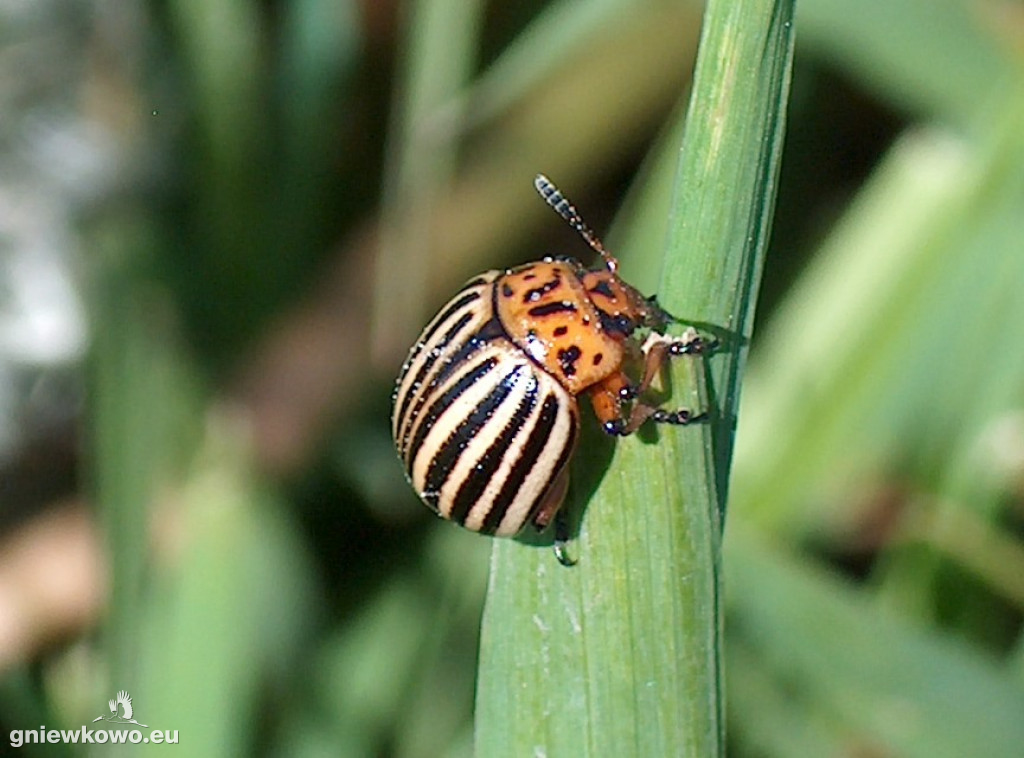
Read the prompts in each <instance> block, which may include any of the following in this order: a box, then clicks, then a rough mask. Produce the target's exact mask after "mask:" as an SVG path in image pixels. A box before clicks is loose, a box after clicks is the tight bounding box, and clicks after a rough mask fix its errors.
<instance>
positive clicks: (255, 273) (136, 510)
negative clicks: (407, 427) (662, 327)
mask: <svg viewBox="0 0 1024 758" xmlns="http://www.w3.org/2000/svg"><path fill="white" fill-rule="evenodd" d="M13 7H14V4H12V5H11V8H13ZM11 8H7V9H4V8H0V13H2V14H7V17H5V16H0V40H2V42H3V45H4V48H5V52H4V55H5V56H7V57H6V58H5V59H4V60H5V61H6V62H7V63H8V65H10V62H11V61H17V60H19V58H17V57H16V56H15V55H14V53H11V54H10V55H8V52H10V51H14V52H15V53H18V54H19V55H22V54H23V47H20V46H19V45H21V43H22V40H21V39H19V38H18V37H17V36H16V33H19V32H23V31H25V30H28V31H29V32H31V30H32V29H39V28H42V25H45V28H47V29H54V30H59V35H63V36H61V37H60V38H59V39H60V40H75V41H76V42H75V44H67V45H66V46H65V48H66V50H67V51H68V52H67V60H66V61H60V60H59V56H56V57H55V56H53V55H50V52H52V50H53V38H51V37H49V36H47V35H42V34H36V35H35V36H31V38H30V39H31V41H34V42H39V41H40V40H44V41H47V42H48V43H49V46H48V47H46V50H47V51H49V52H48V53H47V60H48V61H52V63H51V64H49V65H54V66H58V65H60V64H61V63H65V64H67V65H69V66H74V67H75V70H76V72H77V73H76V76H75V77H74V78H73V79H72V80H70V81H71V83H70V84H69V85H67V86H69V87H70V88H71V89H70V91H65V92H64V93H63V94H62V95H61V97H62V98H63V100H61V105H62V108H64V109H70V110H73V111H75V112H76V113H78V114H80V117H81V118H83V119H84V120H86V121H87V122H88V123H90V124H92V125H93V128H95V129H97V130H99V132H100V133H102V134H103V135H104V139H105V140H106V142H107V143H109V144H112V145H115V146H116V151H115V152H116V155H117V156H118V158H117V161H116V165H115V166H114V168H113V169H111V174H112V177H113V178H112V179H110V180H109V181H108V182H107V184H105V185H104V187H103V188H102V192H96V193H94V195H91V196H90V200H89V202H88V203H82V204H81V205H80V206H79V207H78V208H77V213H76V222H77V226H76V229H77V230H78V240H79V243H80V248H81V256H80V261H79V262H78V265H79V268H80V270H81V272H82V282H83V291H84V292H85V293H86V300H87V303H88V306H89V307H88V312H89V322H90V329H91V333H92V342H91V348H90V354H89V357H88V360H87V363H86V365H85V366H84V367H83V369H82V376H83V382H84V384H85V385H86V387H87V389H88V403H87V408H86V411H85V413H84V415H83V417H82V419H81V423H80V426H79V430H78V437H79V439H80V440H81V442H82V444H81V449H82V459H81V464H80V466H81V471H82V472H83V473H82V481H83V491H84V493H85V494H87V495H88V496H89V497H90V499H91V501H92V504H93V505H92V507H93V511H94V512H95V514H96V518H97V521H98V523H99V524H100V525H101V527H102V532H103V535H104V540H105V543H104V544H105V547H106V553H107V556H108V558H109V585H110V586H109V597H108V601H107V604H106V606H105V608H104V610H103V612H102V617H101V620H100V622H99V624H98V627H97V628H95V629H91V628H90V629H80V630H78V632H77V634H75V635H74V638H73V639H72V640H68V641H65V642H64V643H63V644H61V645H59V646H54V645H52V644H50V645H46V646H41V647H40V648H39V651H38V653H37V654H36V656H35V657H34V658H33V660H30V661H25V662H23V663H21V664H18V665H13V666H11V667H10V668H8V669H7V670H6V671H4V672H2V673H0V725H2V726H3V728H4V730H5V732H6V731H9V730H11V729H20V728H26V729H27V728H30V727H35V726H37V725H39V724H43V723H45V724H47V725H48V726H55V727H57V728H61V727H63V728H75V727H78V726H80V725H81V724H84V723H88V722H90V721H91V720H92V719H93V718H94V717H95V716H96V714H97V713H101V712H103V711H104V710H105V708H104V704H105V702H106V700H107V699H108V698H109V697H110V696H111V694H112V693H113V692H116V691H117V690H119V689H126V690H128V691H130V692H131V693H132V695H133V697H134V698H135V701H136V709H137V712H138V715H139V718H140V720H142V721H144V722H145V723H147V724H149V725H150V726H152V727H156V728H170V729H178V730H179V732H180V734H181V743H182V744H181V746H180V747H178V748H177V749H179V750H187V751H188V752H189V754H194V755H204V756H218V755H240V754H253V755H287V756H314V755H331V756H337V755H352V756H367V755H387V756H400V757H410V758H412V757H415V756H425V757H426V756H429V757H431V758H434V757H436V756H439V755H451V756H464V755H469V754H470V753H471V752H472V751H473V742H474V740H473V722H472V709H473V703H474V688H475V678H476V670H477V650H478V645H479V633H480V631H479V630H480V614H481V608H482V604H483V599H484V595H485V585H486V578H487V571H488V568H487V555H488V553H489V551H490V547H491V546H490V544H489V543H488V541H487V540H485V539H481V538H479V537H476V536H475V535H471V534H465V533H462V532H461V530H458V529H456V528H454V527H452V526H450V525H448V524H441V523H435V521H434V520H433V519H432V517H430V515H429V513H428V512H427V511H426V509H424V508H422V507H421V506H419V505H418V504H417V503H416V502H415V498H414V496H413V494H412V492H411V491H409V490H408V488H407V487H406V485H405V483H404V482H403V481H402V477H401V472H400V468H399V465H398V463H397V461H395V460H394V457H393V453H392V451H391V447H390V441H389V435H388V428H387V427H388V425H387V420H386V419H387V414H388V395H389V392H390V387H391V382H392V380H393V377H394V375H395V374H396V372H397V367H398V365H399V364H400V362H401V360H402V358H403V357H404V350H405V349H406V347H407V346H408V345H409V344H410V343H411V341H412V339H413V338H414V337H415V335H416V333H417V332H418V330H419V328H420V327H421V326H422V324H423V323H424V322H425V320H426V318H427V317H429V315H430V313H431V312H432V311H433V309H434V308H435V307H436V306H437V305H439V304H440V303H441V302H443V301H444V300H445V299H446V297H447V296H448V295H449V294H450V293H451V291H452V290H453V288H454V287H456V286H458V284H459V283H460V282H461V281H464V280H465V279H467V278H468V277H470V276H471V275H473V274H475V273H477V272H478V271H480V270H482V269H484V268H486V267H489V266H499V265H509V264H513V263H517V262H522V261H525V260H529V259H533V258H536V257H539V255H540V254H547V253H550V252H554V251H563V250H566V249H570V250H574V251H575V252H576V253H577V254H580V255H582V254H583V252H584V250H583V249H582V248H581V247H573V246H575V245H578V244H579V243H578V241H577V240H575V239H574V238H573V237H572V235H571V233H570V232H568V231H567V230H565V229H563V228H562V227H561V226H560V225H559V224H558V223H557V222H556V220H555V219H554V217H553V216H551V214H550V211H549V210H548V209H546V208H545V207H544V205H543V203H541V202H539V201H538V200H537V199H536V197H535V196H534V194H533V190H532V187H531V184H530V182H531V179H532V177H533V175H534V174H535V173H536V172H537V171H544V172H545V173H546V174H548V175H549V176H551V177H552V178H553V179H554V180H555V181H556V182H557V183H558V184H559V186H560V187H561V188H562V189H563V190H565V191H566V193H567V194H569V195H570V196H571V197H572V198H573V199H574V201H575V202H576V203H577V204H578V205H579V206H580V207H581V209H582V210H583V211H584V213H585V215H586V216H587V218H588V220H589V221H590V223H591V225H592V226H594V227H595V228H596V229H598V230H599V231H603V230H604V229H606V228H607V227H608V225H609V222H610V218H611V216H612V214H613V213H614V212H615V209H616V208H618V207H619V206H620V205H623V206H624V208H625V210H624V211H623V214H622V216H621V222H622V226H621V227H619V229H620V232H619V234H620V235H621V237H620V238H621V239H628V240H630V243H629V245H630V249H631V250H636V246H637V245H639V244H641V243H640V242H638V241H643V240H645V241H646V243H644V246H645V247H648V248H649V247H651V246H657V247H658V248H659V251H658V252H657V253H655V255H660V248H661V247H662V246H663V245H664V242H665V235H666V229H667V220H666V212H664V209H665V208H666V207H667V203H668V200H667V198H665V197H664V196H662V195H658V194H657V193H655V192H654V191H653V190H650V191H647V192H645V190H644V188H651V187H656V186H663V185H659V183H658V181H657V180H656V178H655V176H656V174H657V173H658V171H659V170H662V171H663V170H664V169H663V168H661V167H663V166H664V165H665V163H666V162H665V161H664V160H660V161H659V160H658V159H657V158H656V157H648V156H658V155H660V154H663V152H664V151H665V150H670V149H671V148H666V147H665V145H669V144H676V145H677V144H678V129H679V124H680V119H679V114H680V113H681V112H682V110H683V109H684V108H685V103H686V99H687V96H688V86H689V81H690V74H691V69H692V62H693V60H694V54H695V47H696V41H697V39H698V35H699V26H700V8H699V7H697V6H696V4H694V3H689V2H682V1H678V0H589V1H588V2H585V3H575V2H569V0H562V2H552V3H541V2H528V3H517V4H505V5H503V4H483V3H457V2H452V1H451V0H419V1H418V2H407V3H396V4H394V5H393V4H390V3H374V2H369V1H368V2H363V3H356V2H345V1H344V0H293V1H292V2H261V3H257V2H252V1H251V0H201V1H200V0H171V1H170V2H166V3H157V2H145V1H144V0H130V1H126V2H121V3H116V4H114V3H98V2H96V3H94V2H87V1H86V0H80V1H79V2H72V1H71V0H52V2H49V3H40V4H39V5H38V8H37V11H36V13H37V15H36V16H33V17H31V18H28V17H21V20H20V21H19V22H18V23H17V24H16V23H15V22H14V20H13V19H14V13H15V11H14V10H12V9H11ZM26 18H27V20H26ZM33 24H36V25H37V26H33ZM796 29H797V53H796V63H795V69H794V83H793V97H792V100H791V106H790V112H789V132H788V137H787V142H786V145H785V148H784V151H783V159H782V161H783V165H782V182H781V189H780V194H779V199H778V205H777V216H776V220H775V225H774V230H775V232H774V236H773V239H772V243H771V247H770V249H769V251H768V254H767V260H766V263H765V271H764V277H765V283H764V288H763V298H762V304H761V306H760V308H759V312H758V322H757V325H756V327H755V329H754V336H753V341H752V344H751V357H750V361H749V365H748V370H747V374H746V377H745V380H744V384H743V391H742V404H741V408H740V412H739V414H738V427H737V440H736V450H735V458H734V466H733V471H732V478H731V485H730V501H729V515H728V519H727V522H726V529H725V546H724V555H723V558H722V563H723V569H724V577H725V610H726V620H725V624H726V627H725V629H726V631H725V650H724V657H725V668H726V671H727V675H728V676H727V683H726V687H725V690H726V693H727V713H728V722H727V730H728V740H729V744H730V754H734V755H737V756H790V755H793V756H797V755H799V756H806V755H822V756H826V755H837V756H838V755H865V756H890V755H891V756H928V757H929V758H934V757H935V756H964V755H985V756H1016V755H1019V754H1020V746H1021V745H1024V719H1022V718H1021V714H1024V638H1022V635H1021V620H1022V611H1024V579H1022V577H1024V351H1022V350H1021V349H1020V345H1022V344H1024V334H1022V331H1024V312H1022V308H1024V305H1022V303H1024V299H1022V298H1020V296H1019V291H1020V286H1021V282H1022V281H1024V246H1022V243H1021V240H1024V228H1022V227H1024V53H1022V51H1024V11H1022V10H1021V6H1020V4H1019V3H1016V2H1013V1H1012V0H889V1H887V2H883V1H882V0H872V1H871V2H863V3H859V4H857V7H856V8H855V9H853V8H852V7H851V4H849V3H840V2H834V1H833V0H801V2H800V3H799V4H798V11H797V18H796ZM55 70H58V69H55ZM26 71H27V69H26ZM43 78H44V79H45V77H43ZM10 81H14V79H13V78H11V79H10ZM47 81H50V80H47ZM52 81H57V78H56V77H53V79H52ZM50 86H51V88H52V87H54V86H55V85H53V84H52V82H51V85H50ZM30 94H31V93H30ZM37 97H38V98H39V101H40V102H42V101H43V99H44V98H51V99H52V98H54V97H55V95H54V92H53V91H52V89H46V88H42V89H41V90H40V92H39V93H38V94H37ZM18 102H19V103H21V106H22V107H24V108H25V109H26V110H29V109H31V108H33V107H35V106H37V105H38V102H36V101H33V100H32V99H31V97H29V96H23V97H21V99H20V100H19V101H18ZM38 111H39V109H38V108H36V111H35V112H38ZM43 112H44V113H45V110H44V111H43ZM672 129H675V130H677V131H675V132H674V134H676V135H677V136H676V137H675V142H674V143H673V142H672V139H673V138H672V137H671V136H670V135H669V132H670V131H671V130H672ZM652 145H655V146H658V147H653V148H652ZM659 150H660V151H662V152H661V153H659ZM638 167H640V168H639V169H638ZM629 187H636V188H637V189H635V190H632V191H630V192H627V188H629ZM624 196H625V202H624V203H623V202H622V199H623V197H624ZM718 210H719V211H721V210H722V209H721V208H719V209H718ZM541 230H543V234H544V236H543V238H542V237H541V236H540V234H541ZM616 241H617V239H616V236H612V237H611V238H610V242H611V243H612V244H611V247H612V248H613V249H616V248H615V243H616ZM649 260H650V259H645V258H644V257H643V255H641V254H640V251H637V253H636V254H635V257H633V258H630V259H628V260H627V261H626V262H625V265H626V266H627V271H629V268H628V267H630V266H635V270H634V271H635V273H631V274H629V276H630V278H632V279H633V280H634V281H637V282H638V283H639V284H640V285H641V286H642V287H643V288H644V289H645V290H652V289H653V288H654V287H655V286H656V283H657V280H658V277H657V270H656V268H654V266H655V264H652V263H650V262H649ZM681 315H686V314H685V313H683V314H681ZM721 326H726V325H721ZM6 505H7V504H6V503H4V504H3V506H6ZM643 506H644V504H643V503H640V504H637V506H636V507H637V508H642V507H643ZM619 517H620V518H632V516H631V515H630V514H624V515H620V516H619ZM636 549H638V550H643V547H642V545H641V546H640V547H638V548H636ZM539 552H541V551H538V553H539ZM548 558H550V556H549V555H548V554H547V553H546V552H545V553H544V555H543V559H548ZM656 568H657V567H654V569H656ZM556 569H558V567H556V566H554V565H553V564H552V566H551V569H550V570H556ZM654 569H652V571H653V570H654ZM581 570H582V569H581ZM523 581H531V582H532V581H535V579H534V577H532V576H530V577H524V578H523ZM597 591H599V588H598V590H597ZM672 600H673V598H671V597H670V598H667V599H666V601H667V602H672ZM642 633H644V634H650V633H651V632H650V631H643V632H642ZM655 633H657V632H655ZM666 634H667V632H666ZM648 642H650V640H648ZM654 642H655V643H657V640H654ZM562 684H563V683H562V682H557V681H556V682H552V684H551V686H552V687H559V686H562ZM508 686H509V687H510V688H514V687H517V686H518V682H517V681H515V679H514V675H512V674H511V673H510V681H509V682H508ZM509 717H510V718H511V717H512V715H511V714H510V716H509ZM140 749H149V750H153V749H154V748H152V747H151V746H140V747H139V748H132V750H140ZM24 750H25V752H26V753H28V754H30V755H31V754H33V753H35V754H37V755H52V754H59V753H61V752H62V751H61V749H60V748H59V747H55V746H45V747H43V748H38V746H34V747H28V748H25V749H24ZM76 750H77V748H75V749H70V748H69V749H68V750H65V751H63V752H65V753H67V754H72V753H74V752H75V751H76ZM106 750H108V749H107V748H103V747H99V748H96V749H95V750H94V752H97V753H102V752H105V751H106Z"/></svg>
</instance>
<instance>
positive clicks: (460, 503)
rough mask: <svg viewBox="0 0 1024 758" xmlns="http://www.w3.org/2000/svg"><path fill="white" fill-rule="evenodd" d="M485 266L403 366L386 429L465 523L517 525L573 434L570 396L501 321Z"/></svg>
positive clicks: (451, 515)
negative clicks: (483, 271) (518, 344)
mask: <svg viewBox="0 0 1024 758" xmlns="http://www.w3.org/2000/svg"><path fill="white" fill-rule="evenodd" d="M500 275H501V274H500V272H497V271H491V272H488V273H486V274H484V275H483V276H480V277H477V278H476V279H474V280H473V281H471V282H469V283H468V284H467V285H466V286H465V287H464V288H463V289H462V290H460V291H459V293H458V294H457V295H456V296H455V297H454V298H452V300H451V301H450V302H449V303H448V304H447V305H446V306H445V307H444V308H443V309H442V310H441V313H440V314H439V315H438V316H437V317H436V318H435V319H434V320H433V321H432V322H431V323H430V324H429V325H428V326H427V328H426V329H425V330H424V332H423V334H422V335H421V336H420V339H419V340H417V342H416V345H415V346H414V347H413V350H412V352H411V353H410V354H409V358H408V360H407V361H406V363H405V366H404V367H403V368H402V373H401V375H400V377H399V380H398V385H397V388H396V390H395V398H394V416H393V419H392V424H393V426H392V432H393V435H394V439H395V444H396V446H397V448H398V452H399V455H400V456H401V458H402V461H403V463H404V464H405V471H406V474H407V476H408V477H409V480H410V481H411V482H412V485H413V488H414V489H415V490H416V492H417V493H418V494H419V495H420V497H421V498H422V499H423V501H424V502H425V503H426V504H427V505H428V506H430V507H431V508H432V509H433V510H434V511H436V512H437V513H438V514H440V515H441V516H443V517H445V518H447V519H451V520H452V521H455V522H457V523H459V524H462V525H463V526H465V527H467V528H468V529H472V530H473V531H478V532H483V533H485V534H494V535H497V536H501V537H507V536H513V535H515V534H517V533H519V532H520V531H521V530H522V528H523V526H524V525H525V524H526V523H528V522H529V521H531V519H533V518H534V517H535V516H536V514H537V511H538V508H539V507H540V504H541V503H542V501H543V499H544V495H545V494H546V492H547V491H548V489H549V488H550V486H551V483H552V481H554V480H555V479H556V478H557V476H558V475H559V474H560V473H561V471H562V470H563V468H564V467H565V464H566V462H567V461H568V459H569V456H570V455H571V454H572V451H573V448H574V447H575V443H576V436H577V432H578V428H579V414H578V411H577V404H576V401H575V399H574V398H573V396H572V395H571V394H569V392H568V391H567V390H566V389H565V388H564V387H562V385H561V384H559V382H558V381H557V380H556V379H555V378H554V377H552V376H551V375H549V374H548V373H547V372H545V371H544V370H543V369H542V368H541V367H540V366H538V365H537V364H536V363H535V362H534V361H533V360H532V359H531V358H530V357H529V356H528V355H527V354H526V353H525V352H524V351H522V350H520V349H519V348H518V347H517V346H516V345H515V344H514V343H513V342H512V340H511V338H510V337H509V335H508V333H507V332H506V331H505V330H504V329H503V328H502V327H501V325H500V323H499V322H498V321H497V319H496V316H495V313H494V307H493V302H492V293H493V289H494V288H493V282H494V281H495V280H496V279H497V278H498V277H499V276H500Z"/></svg>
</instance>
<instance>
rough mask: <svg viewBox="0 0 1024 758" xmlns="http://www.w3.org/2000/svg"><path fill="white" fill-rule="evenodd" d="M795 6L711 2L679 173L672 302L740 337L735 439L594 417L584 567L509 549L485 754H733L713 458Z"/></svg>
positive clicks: (744, 304) (584, 485)
mask: <svg viewBox="0 0 1024 758" xmlns="http://www.w3.org/2000/svg"><path fill="white" fill-rule="evenodd" d="M792 11H793V6H792V3H770V2H742V3H731V2H730V3H723V2H712V3H710V4H709V6H708V9H707V15H706V18H705V27H704V33H703V39H702V47H701V51H700V53H699V56H698V66H697V75H696V80H695V83H694V90H693V99H692V104H691V109H690V115H689V119H690V122H689V124H688V126H687V129H686V137H685V140H684V148H683V157H682V160H681V163H680V167H679V170H678V172H677V173H676V178H675V190H674V203H673V215H672V216H671V218H670V220H669V225H668V229H669V245H668V251H667V252H668V257H667V259H666V264H665V270H664V274H663V279H662V289H661V295H662V301H663V303H664V304H665V305H666V307H668V308H669V309H670V310H672V311H674V312H676V313H678V314H680V315H686V316H688V317H691V318H695V319H699V320H700V321H701V322H706V323H709V324H718V325H721V326H722V327H724V329H725V330H727V333H724V334H723V336H724V337H725V339H724V343H725V351H726V354H725V355H723V356H721V357H719V358H716V359H714V361H713V362H712V364H713V365H712V369H711V377H712V379H713V382H714V384H713V386H715V387H716V388H718V396H719V398H720V399H719V401H718V402H719V403H723V402H724V404H723V405H720V406H719V409H720V411H721V414H722V418H724V419H726V422H725V423H724V424H718V423H716V424H715V425H714V430H715V432H716V433H718V430H719V427H722V435H721V438H722V439H724V440H725V442H723V443H721V444H719V445H717V446H716V445H713V444H711V441H710V440H711V430H710V429H704V430H701V429H681V430H660V432H659V433H658V434H657V436H658V437H659V438H660V441H659V443H658V444H657V445H652V444H650V443H651V441H652V439H651V437H650V436H648V435H640V436H641V437H642V439H628V440H624V441H623V442H622V443H621V444H619V445H618V446H617V447H615V448H613V447H612V446H611V444H610V443H609V442H607V441H606V440H603V439H598V438H600V437H601V435H600V433H599V432H598V431H597V430H596V426H595V425H594V424H585V425H584V440H583V444H582V445H581V451H580V453H579V454H578V455H577V458H576V460H575V461H574V467H573V490H572V492H571V493H570V499H569V501H568V507H569V508H571V509H572V510H573V513H574V514H578V513H579V512H580V511H581V510H582V509H583V508H584V506H586V514H585V515H584V516H583V520H582V524H581V530H580V534H579V540H578V544H577V545H576V546H575V548H576V550H577V551H578V553H579V555H580V564H579V565H578V566H577V567H575V568H574V569H571V570H566V569H563V568H562V567H560V566H559V565H558V564H557V563H556V562H555V560H554V558H553V556H551V555H550V553H548V552H547V551H545V550H541V549H537V548H536V546H529V545H526V544H523V543H520V542H507V541H502V542H496V544H495V547H494V552H493V554H492V564H491V578H490V585H489V588H488V599H487V605H486V609H485V615H484V628H483V638H482V643H481V658H480V675H479V684H478V695H477V735H476V751H477V754H478V755H480V756H496V755H510V756H512V755H514V756H521V755H538V754H544V755H551V756H558V755H572V756H589V755H593V756H601V755H681V756H700V757H701V758H706V757H707V756H713V755H721V754H722V752H723V750H724V746H723V737H722V735H723V731H724V727H723V724H722V717H721V684H720V681H719V678H720V674H719V663H718V659H719V628H720V621H719V615H718V555H719V548H718V545H719V534H718V529H719V519H718V512H719V508H720V503H719V497H720V496H721V494H722V493H721V491H720V488H719V487H717V486H716V484H715V477H714V476H713V475H712V474H709V472H711V471H714V469H715V463H712V462H711V461H710V460H709V456H711V455H712V452H713V451H714V450H717V452H718V454H719V455H724V456H725V457H724V458H723V459H721V460H719V461H717V462H716V463H717V465H718V466H720V470H721V471H723V472H725V471H727V470H728V460H727V458H728V453H729V450H730V449H731V434H732V433H731V421H730V419H731V418H732V417H733V414H734V413H735V401H736V398H737V395H738V384H739V375H740V370H741V368H742V357H743V355H744V354H745V350H744V346H745V344H746V343H745V340H746V338H748V337H749V330H750V325H751V318H752V313H753V300H754V297H755V296H756V292H757V279H758V277H759V275H760V270H761V260H762V257H763V252H764V248H765V244H766V239H767V233H768V219H769V218H770V213H771V210H772V204H773V200H774V187H775V179H776V174H777V170H778V155H779V149H780V145H781V137H782V130H783V123H784V119H783V117H782V111H783V105H784V103H785V100H786V94H787V91H788V82H789V70H790V61H791V53H792V34H793V32H792V24H791V19H792ZM660 174H661V172H659V171H654V172H652V175H660ZM566 189H567V191H570V194H571V188H566ZM655 223H659V224H663V223H664V219H659V220H657V221H656V222H655ZM662 228H663V229H664V227H662ZM635 233H636V234H638V235H640V232H639V230H638V231H636V232H635ZM640 236H641V237H642V236H643V235H640ZM625 247H626V248H627V249H628V247H629V245H628V244H627V245H626V246H625ZM626 257H627V259H628V253H627V256H626ZM626 276H627V278H629V271H628V265H627V271H626ZM677 363H678V364H679V365H678V367H677V369H676V371H675V372H674V376H673V379H674V382H673V384H674V386H676V387H677V388H686V391H679V392H677V393H676V396H675V398H674V401H675V402H679V403H680V404H685V405H690V406H697V405H700V404H702V403H705V402H707V400H706V398H704V397H702V393H701V392H700V386H701V382H699V381H697V378H699V377H697V376H695V375H694V367H695V366H694V364H695V362H693V361H679V362H677ZM697 365H699V364H697ZM609 460H610V464H609ZM723 476H724V473H723ZM591 493H593V497H589V494H591Z"/></svg>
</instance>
